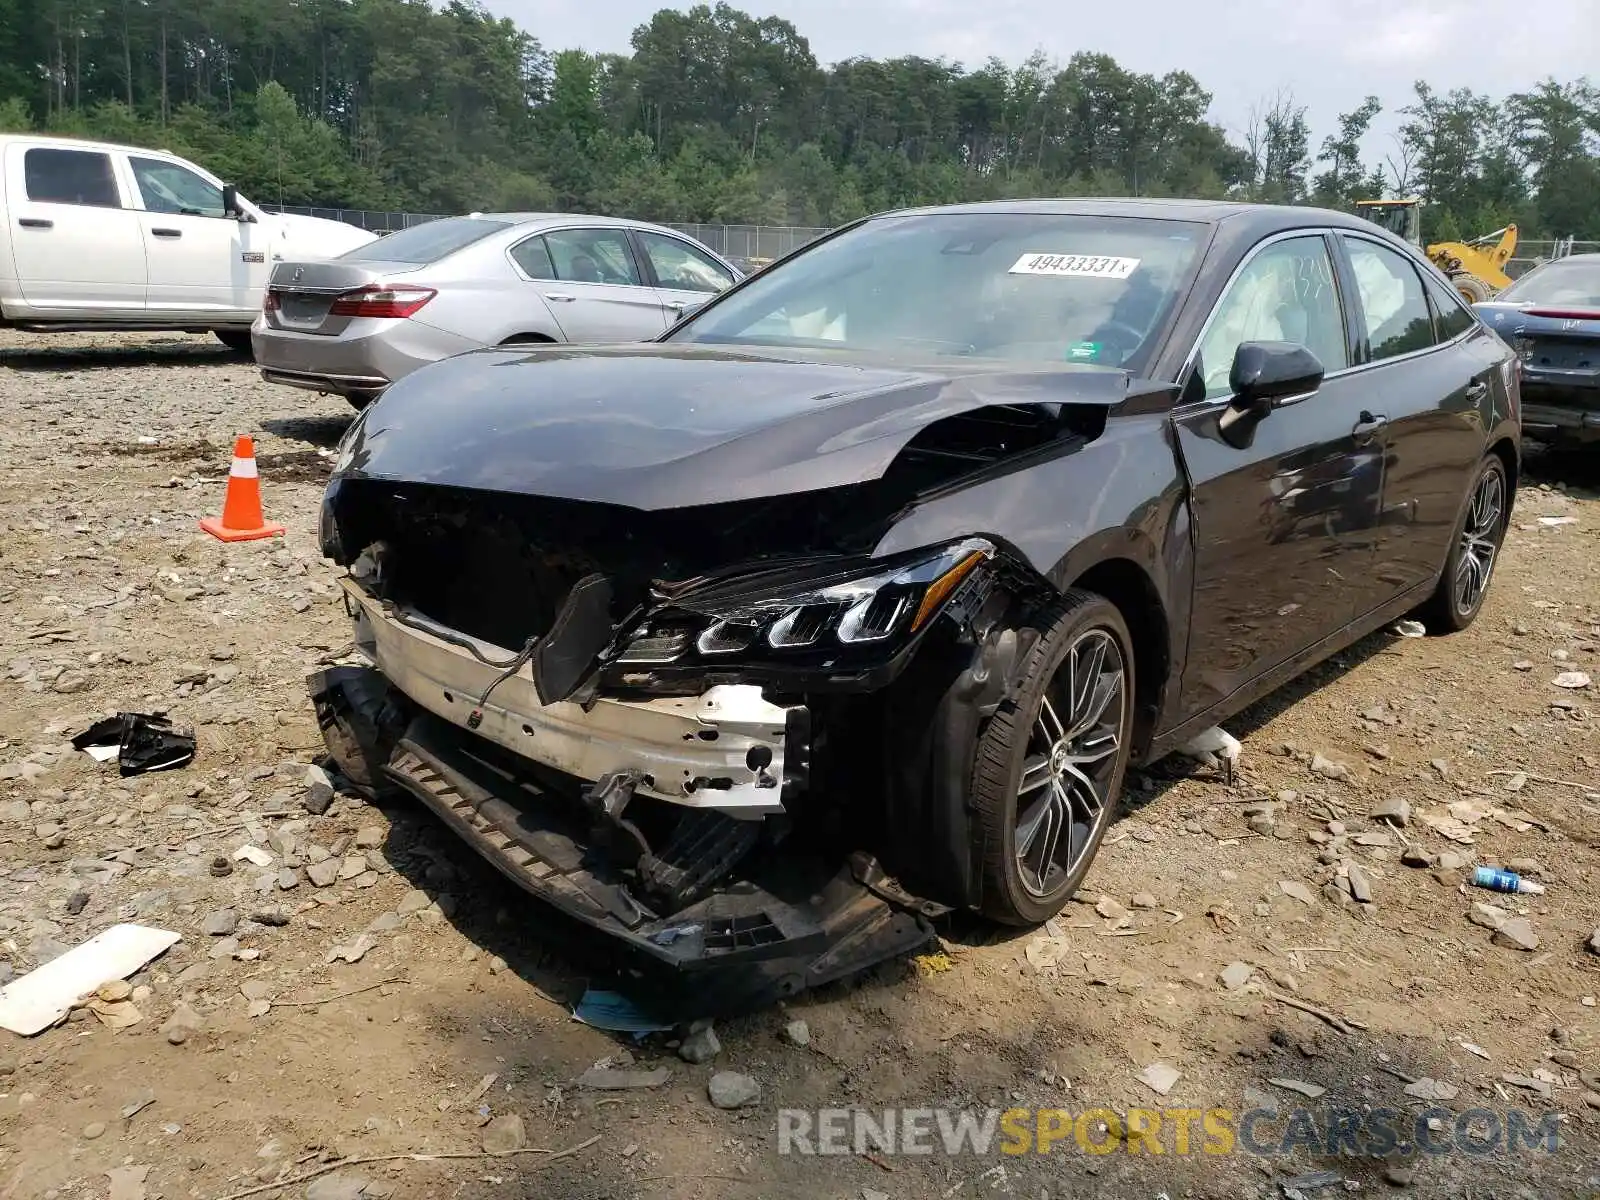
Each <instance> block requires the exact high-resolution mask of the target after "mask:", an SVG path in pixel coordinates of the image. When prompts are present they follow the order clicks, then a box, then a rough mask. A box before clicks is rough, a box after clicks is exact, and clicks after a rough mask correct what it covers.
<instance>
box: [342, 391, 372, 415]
mask: <svg viewBox="0 0 1600 1200" xmlns="http://www.w3.org/2000/svg"><path fill="white" fill-rule="evenodd" d="M378 395H379V393H377V392H351V393H349V394H348V395H347V396H345V399H346V400H348V401H349V402H350V407H351V408H353V409H355V410H356V411H357V412H360V411H361V410H362V409H364V408H366V406H367V405H369V404H371V403H372V402H373V401H374V400H376V399H377V398H378Z"/></svg>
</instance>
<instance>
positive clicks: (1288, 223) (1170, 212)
mask: <svg viewBox="0 0 1600 1200" xmlns="http://www.w3.org/2000/svg"><path fill="white" fill-rule="evenodd" d="M932 213H952V214H965V213H997V214H998V213H1014V214H1031V215H1034V216H1051V217H1061V216H1086V217H1144V218H1146V219H1149V220H1167V221H1202V222H1205V223H1206V224H1213V225H1214V224H1219V223H1221V222H1223V221H1227V222H1230V223H1232V222H1244V223H1248V224H1250V225H1252V226H1255V227H1259V230H1260V231H1261V232H1263V233H1270V232H1271V231H1272V230H1273V229H1297V228H1301V227H1304V226H1306V225H1336V226H1341V227H1344V228H1349V229H1363V230H1370V229H1372V228H1373V224H1372V222H1370V221H1368V220H1365V219H1364V218H1362V217H1358V216H1354V215H1352V214H1350V213H1342V212H1336V211H1334V210H1333V209H1327V208H1309V207H1305V206H1300V205H1288V204H1245V203H1242V202H1239V201H1234V200H1180V199H1168V198H1165V197H1109V198H1101V197H1095V198H1093V199H1077V200H1071V199H1060V200H987V201H984V202H982V203H979V204H951V205H943V206H939V207H929V208H912V209H903V210H901V211H899V212H897V213H895V214H894V215H895V216H912V215H916V216H922V215H925V214H932Z"/></svg>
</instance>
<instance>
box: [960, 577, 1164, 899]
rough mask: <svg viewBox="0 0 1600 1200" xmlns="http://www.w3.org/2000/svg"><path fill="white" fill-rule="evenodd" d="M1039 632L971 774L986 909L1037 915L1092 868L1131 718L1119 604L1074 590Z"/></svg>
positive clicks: (1034, 622)
mask: <svg viewBox="0 0 1600 1200" xmlns="http://www.w3.org/2000/svg"><path fill="white" fill-rule="evenodd" d="M1028 624H1029V625H1030V626H1031V627H1032V628H1034V629H1036V630H1037V631H1038V635H1039V636H1038V637H1037V639H1036V640H1035V641H1034V643H1033V646H1032V648H1031V649H1030V650H1029V652H1028V655H1027V658H1026V660H1025V662H1024V665H1023V675H1022V682H1021V686H1020V688H1019V689H1018V695H1017V698H1016V701H1015V703H1014V704H1012V705H1005V706H1002V708H1001V709H1000V711H998V712H997V713H996V714H995V715H994V717H993V718H991V719H990V721H989V724H988V725H987V727H986V728H985V729H984V731H983V733H982V735H981V736H980V738H979V741H978V748H977V755H976V765H975V768H974V778H973V796H972V799H973V804H974V808H975V809H976V817H977V821H976V833H977V836H978V837H979V838H980V839H981V848H982V863H983V893H982V902H981V905H980V907H981V909H982V911H983V912H984V914H985V915H986V916H989V917H991V918H993V919H994V920H996V921H1002V922H1005V923H1006V924H1010V925H1036V924H1038V923H1039V922H1041V921H1044V920H1047V919H1048V918H1050V917H1052V916H1054V915H1055V914H1056V913H1057V912H1059V911H1060V910H1061V906H1062V905H1064V904H1065V903H1066V902H1067V900H1068V899H1069V898H1070V897H1071V896H1072V894H1073V893H1074V892H1075V891H1077V889H1078V886H1079V885H1080V884H1081V883H1082V882H1083V878H1084V876H1085V875H1087V874H1088V871H1089V864H1090V863H1091V862H1092V861H1093V859H1094V855H1095V851H1097V850H1098V849H1099V847H1100V842H1101V839H1103V838H1104V837H1105V832H1106V829H1107V828H1108V827H1109V825H1110V823H1111V820H1112V817H1113V815H1114V813H1115V811H1116V806H1117V799H1118V797H1119V795H1120V794H1121V790H1122V778H1123V774H1124V773H1125V771H1126V770H1127V764H1128V752H1129V742H1130V739H1131V734H1132V728H1133V698H1134V677H1133V652H1132V646H1131V641H1130V638H1129V636H1128V627H1127V624H1126V623H1125V622H1124V621H1123V619H1122V614H1121V613H1120V612H1118V611H1117V608H1116V606H1115V605H1113V604H1112V603H1111V602H1110V601H1108V600H1106V599H1104V598H1103V597H1101V596H1097V595H1094V594H1093V593H1090V592H1082V591H1075V590H1074V591H1069V592H1067V593H1065V594H1064V595H1063V596H1062V598H1061V599H1060V600H1059V601H1057V602H1056V603H1055V604H1053V605H1052V606H1050V608H1049V609H1047V610H1046V611H1044V612H1042V613H1039V614H1037V615H1036V616H1035V617H1034V618H1032V619H1030V620H1029V622H1028Z"/></svg>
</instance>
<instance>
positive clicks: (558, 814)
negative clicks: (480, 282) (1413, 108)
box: [312, 201, 1519, 1004]
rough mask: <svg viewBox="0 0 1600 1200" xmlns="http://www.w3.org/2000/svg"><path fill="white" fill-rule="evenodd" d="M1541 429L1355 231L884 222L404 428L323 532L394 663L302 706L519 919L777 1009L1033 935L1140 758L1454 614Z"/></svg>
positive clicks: (1351, 225)
mask: <svg viewBox="0 0 1600 1200" xmlns="http://www.w3.org/2000/svg"><path fill="white" fill-rule="evenodd" d="M1518 432H1519V431H1518V394H1517V374H1516V364H1515V361H1514V359H1513V357H1512V355H1511V354H1510V353H1509V352H1508V350H1507V348H1506V346H1505V345H1504V344H1503V343H1502V342H1501V341H1500V340H1499V339H1498V338H1496V337H1495V336H1493V335H1492V334H1491V333H1490V332H1489V331H1488V330H1487V329H1486V328H1484V326H1483V325H1482V324H1481V323H1480V322H1479V321H1478V320H1477V319H1476V318H1474V316H1473V315H1472V313H1471V311H1470V310H1469V309H1467V308H1466V307H1465V306H1464V305H1463V303H1462V302H1461V301H1460V299H1459V298H1458V297H1457V296H1456V294H1455V292H1454V291H1453V290H1452V289H1451V287H1450V285H1449V284H1448V283H1447V282H1446V280H1445V279H1444V278H1443V276H1441V275H1440V274H1439V273H1438V272H1437V271H1436V270H1435V269H1434V268H1433V267H1432V266H1430V265H1429V264H1428V263H1427V261H1426V260H1424V259H1423V258H1421V257H1420V256H1419V255H1418V254H1417V253H1416V252H1415V251H1413V250H1412V249H1411V248H1410V247H1408V246H1407V245H1405V244H1404V243H1402V242H1400V241H1398V240H1396V239H1394V238H1391V237H1389V236H1388V235H1387V234H1385V233H1383V232H1382V231H1380V230H1376V229H1374V228H1373V226H1372V225H1371V224H1370V223H1368V222H1365V221H1362V220H1360V219H1358V218H1353V217H1346V216H1342V215H1339V214H1337V213H1333V212H1321V211H1317V210H1313V209H1305V208H1264V207H1252V206H1240V205H1228V204H1211V203H1200V202H1180V201H1093V202H1090V201H1083V202H1045V201H1037V202H1032V201H1030V202H1023V201H1012V202H1006V203H999V204H993V205H979V206H972V207H960V208H947V209H930V210H922V211H916V212H906V213H897V214H891V215H886V216H880V217H875V218H871V219H868V220H866V221H863V222H860V223H858V224H855V225H853V226H851V227H848V228H845V229H843V230H840V231H838V232H836V233H834V234H832V235H830V236H828V237H826V238H825V239H823V240H821V241H818V242H816V243H814V244H812V245H811V246H808V247H807V248H805V249H804V250H802V251H800V252H798V253H796V254H795V255H793V256H792V257H790V258H787V259H785V260H784V261H783V262H781V263H778V264H775V265H774V266H773V267H771V268H770V269H768V270H766V271H764V272H762V273H760V274H758V275H756V276H753V277H752V278H749V279H747V280H745V281H743V282H741V283H740V284H738V285H737V286H735V287H734V288H732V289H730V290H729V291H727V292H725V293H723V294H722V295H721V296H718V297H716V298H714V299H712V300H711V301H710V302H709V303H708V304H707V305H706V306H705V307H704V308H703V309H702V310H700V311H699V312H698V313H697V314H695V315H694V316H692V317H690V318H689V319H688V320H686V321H684V322H683V323H681V324H679V325H678V326H676V327H675V328H674V329H672V330H671V331H669V332H668V333H667V334H665V335H664V336H663V337H662V339H661V340H660V341H658V342H656V343H652V344H646V345H634V346H625V347H610V348H605V347H597V348H576V347H549V348H545V347H532V348H529V347H519V348H517V349H515V350H486V351H481V352H474V353H470V354H466V355H462V356H459V357H456V358H453V359H450V360H448V361H446V362H442V363H438V364H435V365H431V366H427V367H424V368H422V369H421V370H419V371H417V372H415V373H414V374H412V375H410V376H408V377H407V378H406V379H404V380H402V381H401V382H400V383H398V384H396V385H395V386H394V387H393V388H391V389H390V390H389V391H388V392H387V393H385V394H384V396H383V397H382V398H381V399H380V400H379V401H378V402H377V403H376V404H375V405H374V406H373V407H372V408H371V409H370V410H368V411H367V412H366V413H364V414H363V415H362V416H361V417H359V418H357V421H356V423H355V425H354V426H353V427H352V428H351V430H350V432H349V434H348V436H347V437H346V439H345V441H344V442H343V444H342V446H341V448H340V453H339V458H338V461H337V463H336V466H335V470H334V474H333V478H332V480H331V482H330V484H329V486H328V490H327V494H326V498H325V500H324V505H323V513H322V538H323V549H324V552H325V553H326V554H327V555H329V556H330V557H331V558H333V559H334V560H335V561H337V562H339V563H341V564H346V565H348V566H349V567H350V574H349V578H348V581H347V583H346V584H345V587H346V591H347V595H348V600H349V605H350V609H351V611H352V613H353V614H354V617H355V621H356V629H357V643H358V645H359V646H361V647H362V648H363V649H364V650H365V652H366V654H367V655H368V656H369V657H370V658H371V660H372V663H373V668H372V669H371V670H364V669H342V670H339V671H335V672H331V673H326V674H324V675H322V676H319V677H317V678H316V679H314V680H313V689H312V690H313V693H314V695H315V697H316V700H317V704H318V710H319V713H320V714H321V720H322V724H323V727H324V729H325V730H326V731H327V736H328V744H329V746H330V749H331V750H332V752H333V754H334V755H335V757H336V758H337V759H338V760H339V762H340V764H341V766H342V767H343V769H344V770H345V771H346V772H347V773H348V774H349V775H350V776H351V778H352V779H354V780H356V781H357V782H358V783H362V784H364V785H367V786H370V787H374V788H376V787H377V786H378V785H379V784H380V783H382V782H384V781H388V782H392V783H399V784H401V785H403V786H404V787H405V788H406V789H407V790H409V791H410V792H412V793H413V794H414V795H416V796H417V797H419V798H420V799H421V800H423V801H424V802H426V803H427V804H428V805H429V806H431V807H432V808H433V809H434V810H435V811H436V812H437V813H439V814H440V815H441V816H443V817H444V818H445V819H446V820H447V821H449V822H450V823H451V824H452V825H453V826H454V828H455V829H456V830H457V831H458V832H460V833H461V834H462V835H464V836H465V837H467V838H468V839H469V840H470V841H471V842H472V843H473V845H475V846H476V847H477V848H478V849H479V850H480V851H481V852H482V853H483V854H484V855H486V856H487V857H488V858H489V859H490V860H491V861H492V862H494V863H495V864H496V865H497V866H499V868H500V869H501V870H502V871H504V872H505V873H506V874H507V875H509V876H510V877H512V878H513V879H515V880H516V881H517V882H519V883H520V884H522V885H523V886H524V887H525V888H527V889H528V890H530V891H532V892H533V893H535V894H536V895H539V896H541V897H543V898H545V899H547V900H548V901H550V902H551V903H552V904H554V905H556V906H557V907H559V908H561V909H564V910H565V911H567V912H568V913H571V914H573V915H575V916H577V917H579V918H580V919H581V920H584V921H587V922H588V923H589V924H591V925H592V926H593V927H595V928H596V929H599V930H603V931H605V932H606V933H608V934H611V935H614V936H615V937H616V938H619V939H622V940H623V941H625V942H627V943H629V944H631V945H632V947H633V948H634V949H635V950H636V951H638V952H639V954H640V955H641V957H642V959H643V960H647V961H650V962H653V963H657V964H660V963H665V964H668V965H671V966H675V967H684V968H699V967H704V966H707V965H709V964H717V963H726V964H732V963H740V964H744V965H747V966H749V967H750V968H751V973H750V975H749V976H748V980H749V981H750V986H751V987H755V986H756V982H755V981H759V982H760V985H761V986H764V987H768V988H771V989H776V990H778V991H784V990H793V989H794V988H797V987H800V986H804V985H805V984H808V983H816V982H819V981H822V980H826V979H830V978H834V977H836V976H838V975H840V974H843V973H845V972H846V971H849V970H852V969H854V968H856V967H859V966H861V965H863V963H865V962H869V961H871V960H872V959H873V958H875V957H882V956H883V954H885V953H889V952H894V951H896V950H898V949H900V948H903V947H905V946H907V945H910V944H913V943H915V942H916V941H917V940H919V939H920V938H922V937H925V936H926V926H925V925H924V924H923V922H924V919H925V918H926V917H927V916H929V915H934V914H937V913H938V912H941V911H944V910H945V909H946V908H948V907H966V908H972V909H977V910H979V911H981V912H983V913H985V914H988V915H989V916H990V917H992V918H994V919H995V920H998V921H1002V922H1007V923H1014V924H1028V923H1033V922H1039V921H1043V920H1044V919H1046V918H1047V917H1049V916H1050V915H1051V914H1052V913H1055V912H1056V911H1057V910H1059V909H1060V908H1061V906H1062V905H1063V904H1064V903H1065V901H1066V900H1067V898H1068V897H1069V896H1070V895H1071V894H1072V892H1073V891H1074V889H1075V888H1077V886H1078V884H1079V882H1080V881H1081V880H1082V879H1083V877H1084V874H1085V872H1086V871H1087V870H1088V867H1089V863H1090V860H1091V858H1092V857H1093V856H1094V853H1095V851H1096V849H1097V847H1098V846H1099V844H1100V841H1101V839H1102V837H1103V836H1104V834H1105V832H1106V829H1107V826H1108V824H1109V822H1110V821H1111V819H1112V815H1113V813H1114V811H1115V809H1116V806H1117V801H1118V793H1119V791H1120V789H1121V786H1122V781H1123V778H1124V775H1125V773H1126V771H1127V770H1128V767H1129V765H1130V764H1133V763H1140V762H1146V761H1149V760H1152V759H1155V758H1157V757H1160V756H1162V755H1164V754H1166V753H1168V752H1169V751H1171V750H1173V749H1174V748H1176V747H1178V746H1180V745H1182V744H1183V743H1184V742H1185V741H1186V740H1188V739H1190V738H1191V737H1192V736H1193V735H1194V734H1195V733H1197V732H1199V731H1202V730H1204V729H1205V728H1206V727H1208V726H1210V725H1213V724H1215V723H1217V722H1219V721H1222V720H1224V719H1225V718H1227V717H1228V716H1230V715H1231V714H1234V713H1236V712H1238V711H1239V710H1240V709H1241V708H1243V707H1244V706H1245V705H1247V704H1249V703H1250V702H1252V701H1253V700H1255V699H1257V698H1258V697H1260V696H1262V695H1264V694H1265V693H1267V692H1268V691H1270V690H1271V689H1273V688H1276V687H1277V686H1279V685H1280V684H1282V683H1284V682H1285V681H1287V680H1289V679H1291V678H1292V677H1294V676H1295V675H1297V674H1299V673H1300V672H1302V671H1304V670H1306V668H1308V667H1309V666H1311V665H1312V664H1314V663H1316V662H1318V661H1319V660H1321V659H1324V658H1326V657H1328V656H1329V655H1330V654H1333V653H1334V652H1336V651H1337V650H1339V649H1340V648H1341V647H1344V646H1346V645H1348V644H1349V643H1351V642H1353V641H1355V640H1356V639H1357V638H1360V637H1361V636H1363V635H1364V634H1367V633H1369V632H1371V631H1373V630H1375V629H1378V628H1380V627H1382V626H1383V625H1384V624H1385V623H1387V622H1390V621H1393V620H1394V619H1395V618H1397V617H1399V616H1402V615H1404V614H1407V613H1411V612H1413V611H1417V612H1420V613H1421V614H1423V615H1424V616H1425V617H1426V619H1427V621H1428V623H1429V624H1430V625H1431V627H1432V628H1433V629H1434V630H1437V631H1449V630H1456V629H1461V628H1463V627H1464V626H1466V625H1468V624H1469V623H1470V622H1471V621H1472V620H1473V618H1474V617H1476V616H1477V614H1478V612H1479V609H1480V606H1481V605H1482V604H1483V600H1484V595H1485V590H1486V588H1487V587H1488V585H1489V580H1490V576H1491V573H1492V571H1493V568H1494V564H1495V557H1496V553H1497V551H1498V549H1499V546H1500V542H1501V538H1502V535H1503V533H1504V530H1505V527H1506V520H1507V516H1508V514H1509V512H1510V510H1511V503H1512V497H1513V494H1514V491H1515V488H1516V482H1517V476H1518V465H1519V460H1518V450H1517V446H1518ZM668 974H669V975H671V973H670V972H669V973H668ZM741 986H743V985H741ZM720 994H721V993H720V992H719V995H720ZM701 1001H702V1004H703V1003H706V1001H705V998H704V997H703V996H702V997H701Z"/></svg>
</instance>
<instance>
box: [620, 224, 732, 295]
mask: <svg viewBox="0 0 1600 1200" xmlns="http://www.w3.org/2000/svg"><path fill="white" fill-rule="evenodd" d="M639 242H640V244H641V245H643V246H644V252H645V253H646V254H648V255H649V256H650V265H651V266H652V267H654V268H655V269H656V279H657V280H658V281H659V282H660V284H661V286H662V287H664V288H671V289H672V290H674V291H678V292H713V293H714V292H720V291H722V290H723V289H724V288H728V287H732V286H733V276H732V275H730V274H728V272H727V271H726V270H725V269H724V268H723V267H721V266H720V265H718V264H717V263H716V262H715V261H714V260H712V259H711V258H708V257H707V256H706V255H704V254H702V253H700V251H698V250H696V249H695V248H694V247H693V246H691V245H689V243H688V242H680V241H679V240H678V239H677V238H671V237H665V236H663V235H662V234H659V233H648V232H645V231H644V230H641V231H640V232H639Z"/></svg>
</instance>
